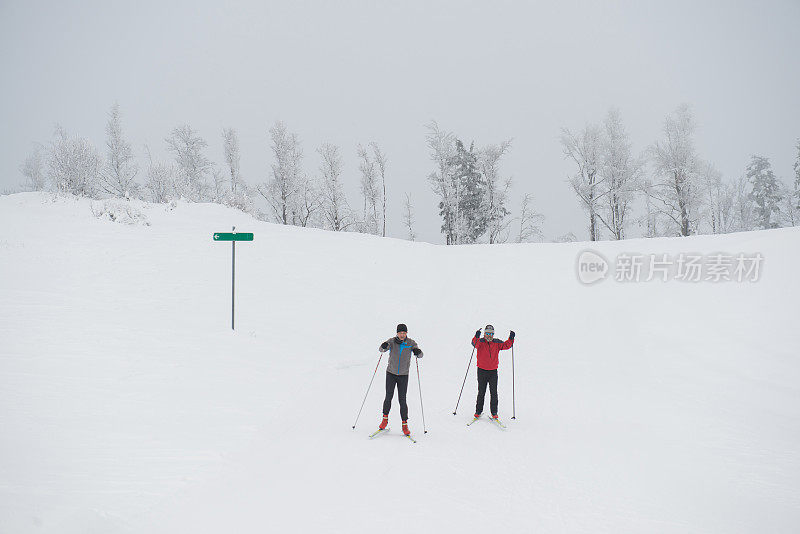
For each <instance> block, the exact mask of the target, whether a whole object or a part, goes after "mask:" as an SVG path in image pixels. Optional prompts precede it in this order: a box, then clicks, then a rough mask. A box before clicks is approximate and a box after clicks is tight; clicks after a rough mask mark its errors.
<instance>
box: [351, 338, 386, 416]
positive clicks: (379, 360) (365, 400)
mask: <svg viewBox="0 0 800 534" xmlns="http://www.w3.org/2000/svg"><path fill="white" fill-rule="evenodd" d="M382 358H383V353H381V355H380V358H378V365H376V366H375V370H374V371H372V378H371V379H370V381H369V386H367V392H366V393H365V394H364V400H363V401H361V408H359V409H358V415H357V416H356V422H355V423H353V428H354V429H355V427H356V424H358V418H359V417H361V410H363V409H364V403H365V402H367V395H369V389H370V388H371V387H372V381H373V380H375V373H377V372H378V367H380V365H381V359H382Z"/></svg>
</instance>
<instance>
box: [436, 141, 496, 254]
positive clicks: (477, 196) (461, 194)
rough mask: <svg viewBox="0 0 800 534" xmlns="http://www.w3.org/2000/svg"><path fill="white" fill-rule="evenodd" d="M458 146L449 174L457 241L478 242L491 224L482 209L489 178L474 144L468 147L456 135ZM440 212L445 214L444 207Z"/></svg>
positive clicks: (459, 242) (460, 242)
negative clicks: (451, 185)
mask: <svg viewBox="0 0 800 534" xmlns="http://www.w3.org/2000/svg"><path fill="white" fill-rule="evenodd" d="M455 149H456V150H455V154H453V156H452V158H451V161H450V169H451V174H450V177H451V180H452V182H453V191H454V192H455V199H456V204H455V213H454V228H455V230H456V233H455V236H454V237H455V244H462V243H463V244H469V243H475V242H476V241H477V240H478V238H479V237H480V236H482V235H483V234H484V232H486V229H487V227H488V218H487V214H486V213H485V212H484V209H483V208H484V198H485V195H486V180H485V179H484V176H483V174H482V173H481V172H480V168H479V166H478V153H477V150H476V149H475V144H474V143H470V146H469V149H467V148H466V146H464V143H463V142H462V141H461V140H460V139H456V146H455ZM440 215H442V216H444V215H445V213H444V211H440ZM451 244H453V243H451Z"/></svg>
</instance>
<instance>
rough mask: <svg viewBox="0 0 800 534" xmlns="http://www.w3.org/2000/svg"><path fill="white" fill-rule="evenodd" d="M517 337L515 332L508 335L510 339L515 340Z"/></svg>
mask: <svg viewBox="0 0 800 534" xmlns="http://www.w3.org/2000/svg"><path fill="white" fill-rule="evenodd" d="M516 335H517V334H515V333H514V331H513V330H512V331H511V333H510V334H508V339H514V336H516Z"/></svg>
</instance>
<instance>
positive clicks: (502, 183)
mask: <svg viewBox="0 0 800 534" xmlns="http://www.w3.org/2000/svg"><path fill="white" fill-rule="evenodd" d="M510 149H511V140H510V139H509V140H507V141H503V142H502V143H500V144H499V145H489V146H487V147H484V148H483V149H481V150H480V151H479V165H480V168H481V171H482V172H483V177H484V183H485V184H486V192H485V198H484V203H483V204H484V205H483V207H482V208H481V211H482V213H481V216H483V217H485V218H486V225H487V230H486V233H487V237H488V240H489V243H490V244H493V243H504V242H506V241H507V240H508V231H507V230H508V226H509V224H510V223H511V221H510V220H509V219H508V216H509V215H510V213H511V212H510V211H508V209H507V208H506V202H507V201H508V191H509V189H510V188H511V179H510V178H506V179H503V178H501V177H500V160H501V159H502V158H503V156H504V155H505V154H506V153H507V152H508V151H509V150H510Z"/></svg>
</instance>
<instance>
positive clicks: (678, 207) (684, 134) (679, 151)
mask: <svg viewBox="0 0 800 534" xmlns="http://www.w3.org/2000/svg"><path fill="white" fill-rule="evenodd" d="M694 131H695V122H694V118H693V117H692V112H691V109H690V108H689V106H688V105H685V104H684V105H682V106H680V107H679V108H678V109H677V110H676V111H675V113H674V114H672V115H670V116H668V117H667V118H666V120H665V121H664V127H663V133H664V138H663V139H661V140H659V141H656V143H655V144H654V145H653V146H652V147H651V149H650V151H649V152H650V155H651V159H652V162H653V165H654V168H655V173H656V177H657V179H658V180H657V181H656V182H655V183H654V184H653V187H652V188H651V190H650V192H651V195H652V197H653V199H654V200H655V203H654V204H655V206H656V209H658V210H659V212H660V213H662V214H663V215H665V216H666V217H668V218H669V219H670V220H671V221H672V222H673V223H674V226H675V233H676V234H678V235H681V236H688V235H690V234H692V233H693V231H694V229H695V225H696V223H697V220H698V218H699V210H700V205H701V203H702V188H701V186H700V185H699V184H698V173H697V169H698V162H699V158H698V156H697V152H696V150H695V147H694V138H693V135H694Z"/></svg>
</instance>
